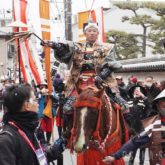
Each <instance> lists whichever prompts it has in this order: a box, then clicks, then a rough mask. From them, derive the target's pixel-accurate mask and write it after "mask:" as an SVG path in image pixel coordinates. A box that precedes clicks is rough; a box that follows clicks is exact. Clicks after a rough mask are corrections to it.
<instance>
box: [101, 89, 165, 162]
mask: <svg viewBox="0 0 165 165" xmlns="http://www.w3.org/2000/svg"><path fill="white" fill-rule="evenodd" d="M151 105H152V108H154V109H157V111H158V112H159V113H158V115H155V116H152V117H150V118H147V119H145V120H142V125H143V130H142V131H141V133H139V134H138V135H136V136H135V137H134V138H132V139H131V140H130V141H128V142H127V143H126V144H124V145H123V146H122V147H121V148H120V149H119V150H118V151H116V152H115V153H113V154H110V155H109V156H107V157H105V159H104V160H103V162H104V163H105V164H111V163H112V162H113V161H114V160H115V159H120V158H121V157H123V156H124V155H126V154H128V153H129V152H130V151H134V150H137V149H138V148H139V147H140V146H141V145H144V144H147V143H149V159H150V165H164V164H165V90H163V91H162V92H161V93H160V94H159V95H158V96H157V97H156V98H155V99H154V100H153V102H152V103H151Z"/></svg>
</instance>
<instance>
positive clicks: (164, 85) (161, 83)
mask: <svg viewBox="0 0 165 165" xmlns="http://www.w3.org/2000/svg"><path fill="white" fill-rule="evenodd" d="M160 87H161V88H162V90H164V89H165V80H162V81H160Z"/></svg>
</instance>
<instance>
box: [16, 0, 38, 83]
mask: <svg viewBox="0 0 165 165" xmlns="http://www.w3.org/2000/svg"><path fill="white" fill-rule="evenodd" d="M13 11H14V12H13V13H14V21H21V22H23V23H24V24H26V25H27V18H28V14H29V4H28V2H27V1H26V0H14V1H13ZM27 30H28V29H27V28H19V31H27ZM14 31H15V32H17V28H15V29H14ZM17 44H18V43H17V40H16V45H17ZM19 47H20V49H19V50H20V52H19V54H20V65H21V71H22V73H23V77H24V81H25V82H26V83H29V84H31V81H32V79H34V81H35V82H36V84H40V83H41V78H40V75H39V73H38V70H37V68H36V65H35V63H34V60H33V58H32V55H31V53H30V49H29V46H28V42H27V41H25V42H21V43H20V45H19Z"/></svg>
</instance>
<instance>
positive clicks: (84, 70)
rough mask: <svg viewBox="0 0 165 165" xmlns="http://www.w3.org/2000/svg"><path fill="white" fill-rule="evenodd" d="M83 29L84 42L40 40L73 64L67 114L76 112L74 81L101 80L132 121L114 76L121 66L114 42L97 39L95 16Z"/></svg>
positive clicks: (65, 110)
mask: <svg viewBox="0 0 165 165" xmlns="http://www.w3.org/2000/svg"><path fill="white" fill-rule="evenodd" d="M83 32H84V35H85V37H86V42H85V43H83V42H72V41H64V42H58V43H57V42H52V41H45V40H44V41H43V42H41V45H42V46H46V47H47V46H48V47H51V48H52V49H54V52H55V58H56V59H57V60H59V61H60V62H61V63H66V64H68V65H71V66H70V74H69V76H68V80H67V82H66V91H65V97H66V98H67V99H68V100H67V102H66V103H65V105H64V107H63V109H64V114H65V116H66V114H72V113H73V106H74V102H75V100H76V97H77V92H76V90H75V84H78V85H79V86H80V87H81V88H84V87H86V86H87V85H90V84H95V82H97V83H98V82H99V83H105V84H106V85H107V89H106V92H107V94H108V95H109V97H110V98H111V100H112V99H113V100H114V101H115V102H117V103H118V104H119V105H120V106H121V109H122V110H123V113H124V116H125V119H126V121H127V122H128V123H130V121H131V115H130V113H129V108H128V104H127V102H126V101H125V100H124V99H123V98H122V97H121V96H120V93H119V89H118V85H117V82H116V80H115V78H114V77H113V76H112V75H113V72H114V70H117V69H120V68H121V67H122V66H121V64H120V63H119V62H117V61H116V60H115V50H114V45H113V44H110V43H99V42H98V40H97V38H98V34H99V28H98V23H96V22H93V21H92V20H89V21H88V22H86V23H84V25H83ZM67 130H68V129H66V131H67Z"/></svg>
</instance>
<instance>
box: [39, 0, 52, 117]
mask: <svg viewBox="0 0 165 165" xmlns="http://www.w3.org/2000/svg"><path fill="white" fill-rule="evenodd" d="M39 11H40V21H41V31H42V39H44V40H50V36H51V34H50V10H49V2H48V1H46V0H40V6H39ZM43 50H45V47H43ZM50 69H51V68H50V48H47V49H46V50H45V71H46V79H47V84H48V89H49V94H51V93H52V82H51V72H50V71H51V70H50ZM43 114H44V115H45V116H47V117H49V118H52V102H51V99H50V98H49V100H48V103H47V106H46V108H45V109H44V111H43Z"/></svg>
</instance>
